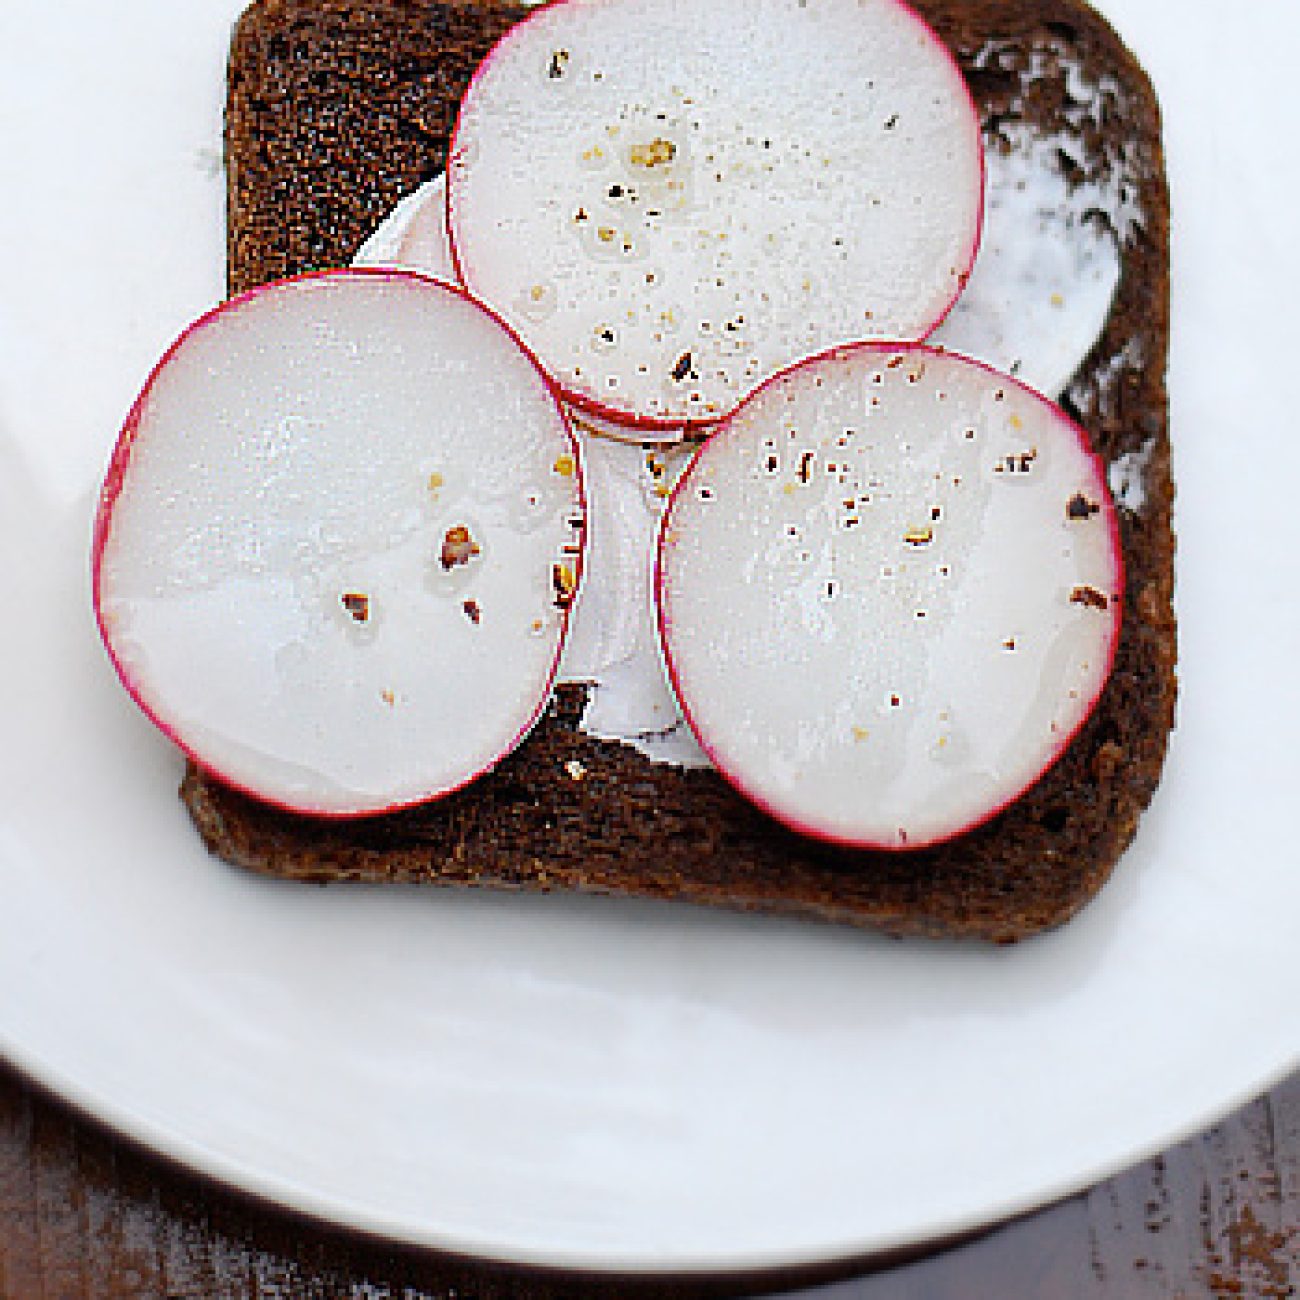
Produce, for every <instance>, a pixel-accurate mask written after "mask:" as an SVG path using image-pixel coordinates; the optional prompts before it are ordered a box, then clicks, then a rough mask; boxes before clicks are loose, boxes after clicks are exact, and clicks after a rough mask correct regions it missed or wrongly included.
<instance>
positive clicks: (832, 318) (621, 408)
mask: <svg viewBox="0 0 1300 1300" xmlns="http://www.w3.org/2000/svg"><path fill="white" fill-rule="evenodd" d="M982 166H983V159H982V150H981V143H980V133H979V123H978V119H977V116H976V112H975V109H974V106H973V104H972V103H971V100H970V97H969V94H968V92H967V90H966V87H965V83H964V82H963V81H962V78H961V75H960V73H959V72H958V70H957V68H956V65H955V64H954V63H953V61H952V58H951V56H950V55H949V53H948V52H947V50H946V49H945V48H944V46H943V45H942V44H941V43H940V41H939V40H938V38H937V37H936V36H935V35H934V34H933V33H932V32H931V31H930V30H929V29H928V28H927V27H926V26H925V25H924V24H923V23H922V22H921V20H920V19H919V18H918V17H917V16H916V15H915V13H913V11H912V10H911V9H909V8H907V7H906V6H905V5H903V4H901V3H898V2H897V0H715V3H711V4H708V5H700V4H697V3H694V0H560V2H558V3H554V4H551V5H547V6H545V7H544V8H542V9H540V10H538V11H537V12H536V13H534V14H533V15H531V16H530V17H529V18H528V19H526V20H525V21H524V22H522V23H520V24H519V25H518V26H516V27H515V28H514V29H513V30H512V31H511V32H510V33H508V34H507V36H506V37H505V38H504V39H503V40H502V41H501V42H500V43H499V44H498V45H497V47H496V48H495V49H494V50H493V51H492V53H491V54H490V55H489V56H488V58H487V59H486V60H485V61H484V63H483V64H482V66H481V67H480V69H479V71H478V72H477V74H476V75H475V78H474V81H473V82H472V83H471V85H470V88H469V90H468V92H467V94H466V96H465V99H464V101H463V103H462V107H461V113H460V117H459V120H458V123H457V128H456V133H455V138H454V141H453V149H452V155H451V162H450V166H449V172H448V175H449V187H450V201H449V223H450V230H451V239H452V245H453V248H454V251H455V255H456V260H457V265H458V267H459V269H460V272H461V274H462V277H463V279H464V281H465V283H466V285H467V286H468V287H469V288H470V289H471V290H472V291H473V292H474V293H475V294H477V295H478V296H480V297H481V298H483V299H484V300H485V301H487V302H490V303H491V304H492V305H493V306H494V308H495V309H496V310H498V311H499V312H501V314H502V315H503V316H504V317H505V318H506V319H507V320H508V321H510V323H511V324H512V325H513V326H514V327H515V328H516V329H517V330H518V331H519V333H520V335H521V337H522V338H524V340H525V341H526V342H527V343H528V344H529V346H530V347H531V348H532V349H533V350H534V351H535V352H536V353H537V355H538V357H539V359H540V360H541V362H542V364H543V365H544V366H545V367H546V368H547V369H548V371H550V373H551V374H552V375H553V376H554V377H555V378H556V380H557V382H558V383H559V384H560V385H561V387H562V388H563V389H564V390H565V392H566V394H567V395H568V396H569V398H570V399H571V400H572V401H573V402H575V403H576V404H577V405H579V406H582V407H583V408H584V409H588V410H594V411H596V412H599V413H604V414H606V415H608V416H609V417H610V418H612V419H615V420H618V421H621V422H625V423H631V424H635V425H647V424H649V425H673V424H681V423H684V422H697V423H708V422H710V421H713V420H716V419H717V418H718V417H720V416H721V415H722V414H723V413H725V412H726V411H728V410H730V409H731V408H733V407H734V406H735V405H736V404H737V402H738V401H739V400H740V399H741V398H742V397H744V396H745V394H746V393H748V392H750V391H752V390H753V389H754V388H756V387H757V386H758V385H759V384H760V383H761V382H762V381H763V380H764V379H765V378H767V377H768V376H770V375H771V374H773V373H774V372H775V371H776V370H778V369H779V368H780V367H782V366H784V365H787V364H789V363H790V362H792V361H793V360H795V359H796V358H797V357H799V356H803V355H806V354H807V353H808V352H810V351H814V350H817V349H819V348H821V347H824V346H826V345H827V344H828V343H833V342H840V341H844V340H848V339H854V338H860V337H864V336H867V337H905V338H917V337H922V336H924V335H925V334H926V333H927V332H928V331H929V330H930V329H931V328H932V327H933V326H934V324H935V323H936V322H937V321H938V320H939V319H941V317H942V316H943V315H944V313H945V312H946V311H947V309H948V307H949V306H950V305H951V303H952V301H953V299H954V297H955V296H956V294H957V293H958V291H959V289H960V287H961V285H962V283H963V282H964V280H965V277H966V275H967V274H968V272H969V269H970V266H971V262H972V260H973V258H974V255H975V248H976V245H977V242H978V230H979V221H980V209H981V184H982Z"/></svg>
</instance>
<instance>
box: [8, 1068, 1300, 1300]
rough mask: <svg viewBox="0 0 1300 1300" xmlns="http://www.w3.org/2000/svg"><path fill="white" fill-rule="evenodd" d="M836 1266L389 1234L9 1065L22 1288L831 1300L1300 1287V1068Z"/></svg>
mask: <svg viewBox="0 0 1300 1300" xmlns="http://www.w3.org/2000/svg"><path fill="white" fill-rule="evenodd" d="M852 1267H853V1266H850V1269H852ZM857 1267H858V1269H859V1270H860V1269H861V1267H862V1266H861V1265H858V1266H857ZM840 1275H841V1276H843V1273H842V1271H841V1273H840ZM826 1276H828V1274H827V1273H826V1272H825V1271H821V1272H820V1273H810V1274H808V1275H806V1276H804V1277H803V1278H801V1279H786V1280H785V1282H783V1281H782V1280H780V1279H766V1280H763V1281H756V1280H752V1279H751V1280H746V1281H732V1282H730V1283H721V1284H719V1283H717V1282H714V1283H710V1284H708V1285H700V1284H698V1283H678V1284H671V1285H669V1284H665V1283H662V1282H651V1283H640V1284H633V1283H632V1282H630V1281H626V1280H625V1281H622V1282H618V1283H613V1284H611V1283H608V1282H605V1283H593V1282H591V1281H590V1280H587V1281H584V1280H581V1279H574V1278H565V1277H555V1276H549V1275H543V1274H531V1273H525V1272H520V1271H518V1270H513V1269H506V1268H500V1267H490V1266H483V1265H476V1264H474V1263H472V1262H468V1261H463V1260H456V1259H450V1258H444V1257H436V1256H431V1255H429V1254H426V1253H422V1252H417V1251H410V1250H406V1249H403V1248H398V1247H388V1246H385V1245H383V1244H379V1243H375V1242H372V1241H367V1240H363V1239H360V1238H357V1237H355V1236H353V1235H351V1234H348V1233H344V1232H339V1231H334V1230H330V1229H327V1228H323V1227H320V1226H318V1225H315V1224H309V1223H306V1222H304V1221H302V1220H300V1219H298V1218H296V1217H295V1216H293V1215H290V1214H286V1213H284V1212H282V1211H279V1210H275V1209H271V1208H268V1207H265V1206H262V1205H258V1204H255V1203H253V1202H252V1201H250V1200H248V1199H246V1198H244V1197H242V1196H240V1195H238V1194H236V1193H233V1192H230V1191H227V1190H224V1189H221V1188H217V1187H214V1186H212V1185H210V1184H208V1183H207V1182H205V1181H204V1180H202V1179H199V1178H195V1177H193V1176H191V1175H189V1174H187V1173H184V1172H182V1171H179V1170H176V1169H174V1168H173V1167H171V1166H170V1165H168V1164H166V1163H165V1162H163V1161H161V1160H158V1159H157V1158H155V1157H153V1156H150V1155H148V1154H146V1153H143V1152H141V1151H138V1150H137V1149H135V1148H134V1147H132V1146H131V1145H130V1144H128V1143H125V1142H123V1141H121V1140H119V1139H117V1138H115V1137H113V1136H112V1135H110V1134H107V1133H104V1132H103V1131H101V1130H100V1129H99V1127H98V1126H97V1125H94V1124H91V1123H88V1122H86V1121H84V1120H81V1119H78V1118H75V1117H74V1116H72V1115H71V1114H70V1113H69V1112H68V1111H67V1110H66V1109H65V1108H64V1107H63V1106H62V1105H61V1104H59V1103H58V1102H55V1101H53V1100H50V1099H47V1098H45V1097H43V1096H39V1095H38V1094H36V1093H35V1092H34V1091H33V1090H32V1089H31V1088H29V1087H27V1086H26V1085H25V1084H24V1083H23V1082H22V1081H20V1080H19V1079H18V1078H17V1076H15V1075H14V1074H13V1073H12V1072H11V1071H9V1070H8V1069H6V1068H5V1067H3V1066H0V1297H3V1298H4V1300H46V1298H49V1300H65V1297H66V1300H100V1298H101V1297H103V1298H110V1297H111V1298H113V1300H116V1298H117V1297H137V1296H140V1297H153V1296H159V1297H163V1296H165V1297H178V1298H182V1300H191V1298H193V1300H208V1298H209V1297H215V1298H216V1300H224V1298H225V1297H231V1298H232V1300H235V1298H239V1297H308V1298H311V1300H315V1298H316V1297H319V1298H320V1300H334V1298H335V1297H348V1298H349V1300H397V1298H399V1297H400V1298H401V1300H432V1298H434V1297H437V1298H438V1300H443V1298H444V1297H460V1298H462V1300H468V1298H469V1297H474V1298H476V1300H477V1298H479V1297H482V1298H483V1300H495V1298H497V1297H500V1298H502V1300H504V1298H506V1297H509V1298H510V1300H521V1298H531V1297H538V1298H542V1297H547V1298H549V1297H581V1296H588V1295H595V1296H599V1295H605V1296H630V1295H631V1296H634V1295H649V1296H663V1297H671V1296H675V1295H699V1294H713V1295H717V1294H739V1295H745V1294H751V1295H752V1294H755V1293H756V1292H757V1291H759V1290H768V1291H770V1290H772V1288H773V1287H775V1288H777V1290H778V1291H781V1290H782V1288H783V1287H784V1288H785V1289H784V1291H783V1293H784V1294H789V1295H793V1294H795V1292H794V1291H792V1290H790V1289H789V1287H790V1286H793V1285H795V1282H796V1281H797V1282H798V1283H799V1284H801V1285H803V1286H804V1290H803V1291H800V1292H798V1294H800V1295H803V1296H806V1297H809V1298H812V1300H886V1298H887V1300H1010V1298H1013V1297H1016V1298H1018V1297H1033V1298H1034V1300H1170V1298H1178V1300H1183V1298H1186V1300H1194V1298H1199V1297H1211V1296H1212V1297H1216V1298H1217V1297H1228V1298H1234V1297H1250V1298H1254V1300H1283V1298H1284V1297H1290V1296H1294V1295H1296V1294H1297V1284H1298V1283H1300V1075H1297V1076H1295V1077H1293V1078H1292V1079H1291V1080H1289V1081H1288V1082H1287V1083H1285V1084H1283V1085H1282V1086H1281V1087H1279V1088H1277V1089H1275V1090H1274V1091H1273V1092H1272V1093H1271V1094H1269V1095H1268V1096H1267V1097H1265V1098H1262V1099H1260V1100H1259V1101H1256V1102H1254V1103H1253V1104H1252V1105H1250V1106H1247V1107H1246V1108H1245V1109H1243V1110H1241V1111H1239V1112H1238V1113H1237V1114H1235V1115H1233V1116H1232V1117H1231V1118H1229V1119H1227V1120H1225V1121H1224V1122H1223V1123H1222V1124H1219V1125H1216V1126H1215V1127H1214V1128H1212V1129H1211V1130H1210V1131H1209V1132H1208V1133H1206V1134H1204V1135H1203V1136H1201V1137H1199V1138H1196V1139H1193V1140H1192V1141H1189V1142H1185V1143H1183V1144H1182V1145H1180V1146H1178V1147H1175V1148H1174V1149H1173V1150H1171V1151H1169V1152H1167V1153H1166V1154H1165V1155H1163V1156H1161V1157H1159V1158H1157V1159H1155V1160H1151V1161H1148V1162H1147V1163H1146V1164H1144V1165H1141V1166H1139V1167H1138V1168H1136V1169H1133V1170H1131V1171H1129V1172H1127V1173H1125V1174H1122V1175H1120V1176H1119V1177H1117V1178H1113V1179H1111V1180H1110V1181H1109V1182H1106V1183H1103V1184H1102V1185H1101V1186H1100V1187H1097V1188H1095V1189H1094V1190H1093V1191H1092V1192H1090V1193H1088V1194H1087V1195H1085V1196H1078V1197H1075V1198H1073V1199H1072V1200H1069V1201H1066V1202H1064V1203H1062V1204H1061V1205H1058V1206H1055V1207H1053V1208H1051V1209H1049V1210H1046V1211H1044V1212H1042V1213H1040V1214H1037V1215H1034V1216H1032V1217H1030V1218H1027V1219H1023V1220H1020V1221H1019V1222H1017V1223H1013V1224H1011V1225H1009V1226H1007V1227H1005V1228H1002V1229H1001V1230H999V1231H997V1232H995V1233H992V1234H990V1235H989V1236H986V1237H983V1238H980V1239H979V1240H977V1241H974V1242H971V1243H969V1244H967V1245H965V1246H961V1247H958V1248H955V1249H950V1250H948V1251H946V1252H945V1253H943V1254H940V1255H936V1256H932V1257H930V1258H928V1259H924V1260H921V1261H918V1262H916V1263H912V1264H909V1265H906V1266H904V1267H898V1268H894V1269H892V1270H890V1271H887V1272H883V1273H882V1272H877V1273H873V1274H869V1275H865V1276H859V1277H848V1278H847V1279H846V1280H840V1281H833V1282H827V1281H825V1280H824V1278H825V1277H826ZM819 1277H820V1278H821V1279H823V1280H818V1279H819Z"/></svg>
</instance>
